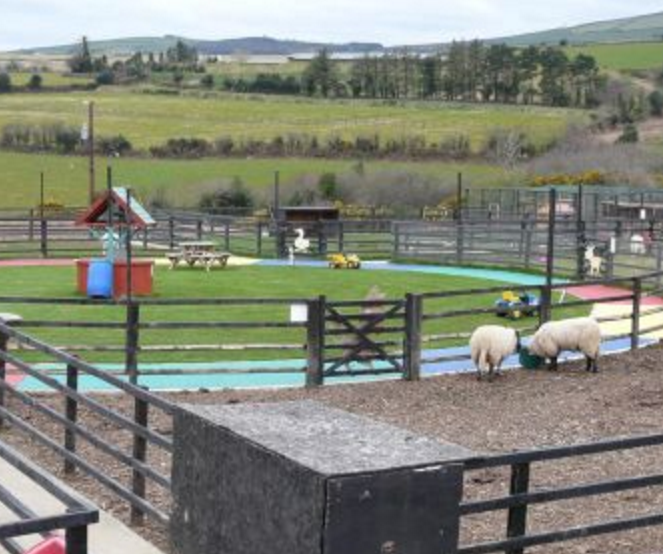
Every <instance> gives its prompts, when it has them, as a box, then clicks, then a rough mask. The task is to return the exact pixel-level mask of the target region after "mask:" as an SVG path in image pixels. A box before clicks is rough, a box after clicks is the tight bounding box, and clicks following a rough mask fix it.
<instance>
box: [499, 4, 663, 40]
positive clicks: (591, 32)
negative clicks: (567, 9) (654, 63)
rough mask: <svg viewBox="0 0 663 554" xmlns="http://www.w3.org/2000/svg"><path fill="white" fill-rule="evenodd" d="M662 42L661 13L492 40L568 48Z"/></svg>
mask: <svg viewBox="0 0 663 554" xmlns="http://www.w3.org/2000/svg"><path fill="white" fill-rule="evenodd" d="M662 38H663V12H660V13H654V14H647V15H641V16H636V17H627V18H623V19H613V20H609V21H598V22H595V23H587V24H584V25H578V26H574V27H565V28H559V29H550V30H547V31H541V32H536V33H526V34H523V35H516V36H512V37H501V38H496V39H492V40H491V41H490V42H503V43H507V44H511V45H515V46H526V45H530V44H559V43H560V41H562V40H565V41H568V42H569V43H570V44H585V43H586V44H589V43H597V42H628V41H657V40H661V39H662Z"/></svg>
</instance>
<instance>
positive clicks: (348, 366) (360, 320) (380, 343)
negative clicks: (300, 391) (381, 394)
mask: <svg viewBox="0 0 663 554" xmlns="http://www.w3.org/2000/svg"><path fill="white" fill-rule="evenodd" d="M405 305H406V302H405V300H395V301H394V300H374V301H373V300H371V301H357V302H332V303H325V323H326V333H325V334H326V336H327V337H329V338H330V339H331V340H328V341H326V344H325V348H324V350H325V354H326V355H325V358H326V360H325V362H326V365H325V370H324V375H325V377H336V376H340V375H345V374H356V373H362V374H365V373H370V374H380V373H394V372H398V373H403V372H404V369H403V368H404V365H403V346H404V345H403V335H404V333H405V311H406V310H405ZM357 364H361V365H362V366H363V367H360V368H357V367H356V366H357Z"/></svg>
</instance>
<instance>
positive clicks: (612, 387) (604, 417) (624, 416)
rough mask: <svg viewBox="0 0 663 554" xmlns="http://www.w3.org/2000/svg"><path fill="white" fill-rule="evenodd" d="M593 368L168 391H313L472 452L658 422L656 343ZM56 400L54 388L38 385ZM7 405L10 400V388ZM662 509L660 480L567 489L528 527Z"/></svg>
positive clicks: (557, 465)
mask: <svg viewBox="0 0 663 554" xmlns="http://www.w3.org/2000/svg"><path fill="white" fill-rule="evenodd" d="M600 370H601V372H600V373H599V374H597V375H593V374H587V373H585V372H584V370H583V364H582V363H580V362H578V363H572V364H567V365H565V366H562V367H561V369H560V371H559V372H557V373H551V372H547V371H513V372H508V373H506V374H505V375H504V376H502V377H501V378H498V379H496V380H495V381H494V382H492V383H488V382H485V381H483V382H478V381H477V380H476V378H475V377H474V376H473V375H456V376H445V377H438V378H432V379H425V380H423V381H421V382H417V383H408V382H402V381H393V382H379V383H367V384H354V385H341V386H325V387H323V388H321V389H319V390H313V391H311V390H304V389H288V390H272V391H231V390H228V391H219V392H211V393H181V394H176V395H169V397H170V398H171V399H172V400H174V401H176V402H187V403H193V402H199V403H238V402H273V401H282V400H295V399H312V400H317V401H319V402H323V403H325V404H329V405H331V406H335V407H338V408H342V409H345V410H348V411H351V412H355V413H358V414H363V415H366V416H369V417H372V418H375V419H378V420H381V421H384V422H387V423H391V424H394V425H397V426H400V427H404V428H407V429H410V430H412V431H415V432H417V433H420V434H423V435H428V436H430V437H435V438H438V439H442V440H445V441H450V442H454V443H457V444H461V445H463V446H465V447H468V448H471V449H474V450H477V451H480V452H495V453H498V452H509V451H512V450H516V449H526V448H533V447H542V446H552V445H567V444H573V443H581V442H587V441H594V440H599V439H603V438H613V437H618V436H626V435H635V434H655V433H663V348H661V347H659V346H656V347H652V348H648V349H644V350H641V351H638V352H635V353H632V354H631V353H628V354H623V355H617V356H611V357H609V358H603V359H601V360H600ZM99 398H100V400H101V401H103V402H104V403H105V404H107V405H111V406H113V407H114V408H116V409H118V410H121V411H124V412H125V413H127V414H130V413H131V411H132V405H131V404H130V403H129V402H128V401H127V399H125V398H121V397H118V396H108V395H106V396H103V397H102V396H100V397H99ZM41 400H43V401H44V402H47V403H49V404H52V405H57V406H61V404H62V399H53V398H52V397H45V396H44V397H41ZM12 408H13V409H17V410H18V409H21V408H19V403H18V401H16V400H13V401H12ZM23 413H24V417H26V418H30V419H31V421H32V422H33V423H39V424H40V425H42V428H44V429H47V430H48V432H50V433H57V435H53V436H60V434H61V430H59V429H57V428H56V427H54V426H52V425H51V426H49V424H48V423H47V422H45V421H43V420H42V419H41V418H40V416H38V415H35V414H33V413H30V412H28V411H27V410H23ZM81 421H85V422H86V425H88V427H89V428H91V429H94V430H95V431H96V432H99V433H103V435H104V436H105V437H109V438H110V439H111V440H113V441H114V443H115V444H117V445H118V446H121V447H123V448H125V449H126V450H127V452H130V451H131V450H130V445H131V438H130V437H128V436H126V433H123V432H119V431H115V430H114V429H113V427H112V426H111V425H110V424H108V423H106V422H102V421H98V420H96V419H95V418H94V416H90V414H88V413H85V411H83V413H82V414H81ZM152 421H153V425H154V427H155V428H156V429H158V430H160V431H161V432H164V433H170V431H171V429H170V421H169V419H168V418H166V417H164V416H162V417H159V418H155V419H153V420H152ZM0 437H2V438H3V440H6V441H7V442H9V443H11V444H14V445H17V446H20V448H21V450H22V451H23V452H27V453H28V454H29V455H30V456H31V457H32V458H33V459H35V460H37V461H39V462H40V463H42V464H43V465H44V466H45V467H47V468H49V469H51V470H52V469H53V468H54V467H59V466H60V465H61V462H59V461H58V459H57V458H55V457H54V456H53V455H51V454H50V453H49V452H48V451H46V450H45V449H43V448H41V447H39V446H37V445H35V444H34V443H32V442H31V441H30V440H29V439H26V438H25V437H24V436H23V435H21V434H20V433H18V432H17V431H14V430H10V431H8V432H3V433H2V434H0ZM80 444H81V449H80V450H81V452H84V453H85V455H86V456H88V457H89V458H90V459H91V460H93V461H94V462H95V464H97V465H98V467H101V468H103V469H105V470H106V471H107V473H109V474H112V475H116V476H120V477H126V476H127V472H126V471H125V470H123V469H121V468H117V467H115V466H114V464H113V463H112V461H109V460H108V459H106V458H105V457H104V456H102V455H99V454H98V453H97V452H96V451H94V450H92V449H90V448H86V447H85V445H84V444H83V442H82V441H81V443H80ZM150 462H151V464H152V465H153V467H158V468H159V469H160V471H163V472H164V473H166V474H167V473H168V472H169V469H170V467H169V459H168V457H167V456H165V455H163V454H162V453H160V452H159V451H157V450H156V449H151V453H150ZM657 473H660V474H663V448H662V447H657V448H645V449H638V450H632V451H626V452H623V453H611V454H607V455H600V456H585V457H582V458H574V459H572V460H564V461H557V462H547V463H539V464H534V466H533V468H532V486H533V488H542V487H551V486H557V487H559V486H568V485H572V484H581V483H587V482H594V481H602V480H606V479H614V478H618V477H635V476H642V475H651V474H657ZM70 482H71V483H72V485H73V486H75V487H77V488H78V489H80V490H81V491H82V492H84V493H85V494H87V495H88V496H89V497H90V498H92V499H93V500H94V501H96V502H97V503H98V504H99V506H100V507H102V508H104V509H106V510H109V511H111V512H113V513H115V514H116V515H117V516H118V517H120V518H121V519H124V520H125V521H126V520H127V519H128V517H127V516H128V510H127V508H126V504H124V503H123V502H121V501H119V500H118V499H117V498H116V497H115V496H113V495H112V494H110V493H108V492H107V491H106V490H104V489H102V488H101V487H100V486H99V485H97V484H95V483H94V482H93V481H92V480H90V479H87V478H85V477H82V476H81V477H74V478H73V479H70ZM508 484H509V474H508V471H507V470H503V469H501V468H500V469H497V470H485V471H479V472H471V473H468V474H467V477H466V483H465V496H466V498H487V497H491V496H501V495H503V494H505V493H506V492H507V491H508ZM150 493H151V494H150V499H151V500H152V501H154V502H157V503H159V504H160V505H162V506H163V507H164V509H167V508H168V496H167V494H165V493H164V492H163V491H158V490H157V489H156V487H152V488H151V489H150ZM659 512H660V513H663V489H655V488H654V489H643V490H636V491H629V492H624V493H619V494H613V495H608V496H601V497H594V498H591V499H587V500H580V501H579V500H573V501H565V502H557V503H552V504H545V505H540V506H535V507H532V508H530V512H529V527H528V529H529V531H530V532H542V531H548V530H555V529H561V528H565V527H569V526H577V525H583V524H590V523H595V522H599V521H603V520H608V519H618V518H625V517H632V516H639V515H644V514H651V513H659ZM505 526H506V516H505V513H504V512H501V513H497V514H490V515H482V516H480V517H479V516H476V517H472V518H465V519H464V522H463V528H462V536H463V540H464V542H465V543H466V544H467V543H470V542H476V541H484V540H489V539H499V538H503V537H504V532H505V531H504V530H505ZM139 532H140V533H142V534H143V535H144V536H146V537H147V538H148V539H149V540H152V541H153V542H154V543H155V544H157V545H158V546H160V547H161V548H163V549H164V550H167V540H166V533H165V530H164V529H162V528H160V527H158V526H153V525H147V526H145V527H143V528H140V529H139ZM661 545H663V527H658V528H649V529H643V530H639V531H633V532H628V533H621V534H614V535H608V536H604V537H595V538H593V539H583V540H576V541H571V542H567V543H562V544H560V545H556V546H555V545H550V546H545V547H539V548H535V549H531V550H528V552H545V553H550V554H561V553H565V554H567V553H570V554H599V553H606V554H608V553H610V554H617V553H619V554H649V553H651V552H658V551H660V549H661Z"/></svg>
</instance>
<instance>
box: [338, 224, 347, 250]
mask: <svg viewBox="0 0 663 554" xmlns="http://www.w3.org/2000/svg"><path fill="white" fill-rule="evenodd" d="M344 250H345V229H344V226H343V222H342V221H339V222H338V251H339V252H343V251H344Z"/></svg>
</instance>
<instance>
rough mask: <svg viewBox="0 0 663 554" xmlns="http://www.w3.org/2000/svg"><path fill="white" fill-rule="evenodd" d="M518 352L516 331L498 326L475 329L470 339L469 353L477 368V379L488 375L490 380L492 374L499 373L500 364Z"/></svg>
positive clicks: (484, 326)
mask: <svg viewBox="0 0 663 554" xmlns="http://www.w3.org/2000/svg"><path fill="white" fill-rule="evenodd" d="M519 350H520V336H519V335H518V331H516V330H515V329H510V328H509V327H501V326H500V325H482V326H481V327H477V328H476V329H475V330H474V333H472V337H471V338H470V353H471V355H472V361H473V362H474V365H475V366H476V368H477V378H478V379H479V380H481V378H482V377H483V373H484V372H487V373H488V379H489V380H492V379H493V376H494V372H497V373H499V371H500V368H501V366H502V362H503V361H504V360H505V359H506V358H508V357H509V356H510V355H511V354H513V353H514V352H517V351H519Z"/></svg>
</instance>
